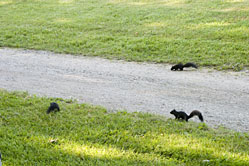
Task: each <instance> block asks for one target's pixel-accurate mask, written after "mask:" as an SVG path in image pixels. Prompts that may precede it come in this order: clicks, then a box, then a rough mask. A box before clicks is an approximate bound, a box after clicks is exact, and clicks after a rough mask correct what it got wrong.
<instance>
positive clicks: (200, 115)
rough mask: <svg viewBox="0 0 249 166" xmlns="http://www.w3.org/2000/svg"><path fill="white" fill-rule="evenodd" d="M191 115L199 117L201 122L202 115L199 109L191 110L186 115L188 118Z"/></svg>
mask: <svg viewBox="0 0 249 166" xmlns="http://www.w3.org/2000/svg"><path fill="white" fill-rule="evenodd" d="M193 116H198V117H199V119H200V120H201V121H202V122H203V120H204V119H203V116H202V114H201V112H200V111H197V110H194V111H192V112H191V113H190V115H189V116H188V119H190V118H192V117H193Z"/></svg>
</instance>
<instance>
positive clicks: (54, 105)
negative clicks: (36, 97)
mask: <svg viewBox="0 0 249 166" xmlns="http://www.w3.org/2000/svg"><path fill="white" fill-rule="evenodd" d="M52 111H60V107H59V105H58V104H57V103H55V102H52V103H50V106H49V107H48V110H47V114H49V113H50V112H52Z"/></svg>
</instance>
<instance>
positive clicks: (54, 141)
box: [0, 90, 249, 166]
mask: <svg viewBox="0 0 249 166" xmlns="http://www.w3.org/2000/svg"><path fill="white" fill-rule="evenodd" d="M54 101H56V102H57V103H58V104H59V105H60V108H61V111H60V112H56V113H54V112H52V113H51V114H46V110H47V108H48V106H49V104H50V102H54ZM165 111H167V110H165ZM248 147H249V135H248V133H237V132H232V131H229V130H225V129H211V128H209V127H208V126H206V125H205V123H194V122H181V121H180V122H179V121H176V120H174V119H165V118H163V117H160V116H154V115H150V114H142V113H127V112H124V111H123V112H116V113H110V112H108V111H107V110H106V109H104V108H101V107H93V106H90V105H86V104H79V103H77V102H73V101H71V100H63V99H60V98H45V97H42V98H40V97H37V96H30V95H28V94H27V93H23V92H11V93H10V92H7V91H3V90H0V152H1V153H2V162H3V165H4V166H5V165H32V166H33V165H49V166H52V165H60V166H62V165H93V166H96V165H100V166H103V165H115V166H116V165H141V166H144V165H148V166H149V165H190V166H192V165H195V166H196V165H224V166H228V165H231V166H235V165H241V166H245V165H249V149H248Z"/></svg>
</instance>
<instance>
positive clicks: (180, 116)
mask: <svg viewBox="0 0 249 166" xmlns="http://www.w3.org/2000/svg"><path fill="white" fill-rule="evenodd" d="M170 113H171V114H173V115H174V116H175V119H183V120H185V121H188V120H189V119H190V118H192V117H194V116H198V117H199V119H200V121H202V122H203V116H202V114H201V112H200V111H198V110H194V111H192V112H191V113H190V115H187V114H186V113H185V112H183V111H176V110H175V109H173V110H172V111H171V112H170Z"/></svg>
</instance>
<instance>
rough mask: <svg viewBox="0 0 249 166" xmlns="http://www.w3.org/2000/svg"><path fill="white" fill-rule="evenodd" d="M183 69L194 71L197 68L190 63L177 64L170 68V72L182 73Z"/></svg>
mask: <svg viewBox="0 0 249 166" xmlns="http://www.w3.org/2000/svg"><path fill="white" fill-rule="evenodd" d="M184 67H193V68H196V69H197V68H198V66H197V65H196V64H194V63H192V62H188V63H186V64H182V63H178V64H176V65H174V66H172V67H171V70H175V71H176V70H180V71H182V70H183V68H184Z"/></svg>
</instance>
